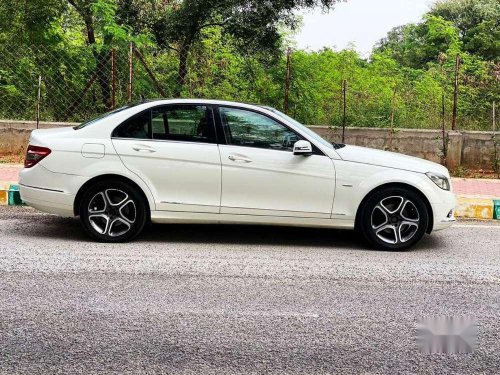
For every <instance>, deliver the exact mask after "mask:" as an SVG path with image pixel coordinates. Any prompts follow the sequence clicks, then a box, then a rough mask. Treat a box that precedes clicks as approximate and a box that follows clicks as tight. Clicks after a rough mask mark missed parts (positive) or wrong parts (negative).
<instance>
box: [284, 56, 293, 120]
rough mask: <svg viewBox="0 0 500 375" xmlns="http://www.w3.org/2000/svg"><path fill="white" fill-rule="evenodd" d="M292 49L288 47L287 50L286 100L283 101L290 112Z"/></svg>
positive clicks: (285, 108) (286, 109)
mask: <svg viewBox="0 0 500 375" xmlns="http://www.w3.org/2000/svg"><path fill="white" fill-rule="evenodd" d="M291 60H292V49H291V48H290V47H288V50H287V52H286V74H285V102H284V103H283V110H284V111H285V113H286V114H288V107H289V103H288V101H289V96H290V76H291V70H292V64H291V62H292V61H291Z"/></svg>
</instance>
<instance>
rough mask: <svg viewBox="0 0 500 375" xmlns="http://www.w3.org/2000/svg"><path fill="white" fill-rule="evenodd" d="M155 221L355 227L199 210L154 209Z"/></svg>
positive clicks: (345, 222)
mask: <svg viewBox="0 0 500 375" xmlns="http://www.w3.org/2000/svg"><path fill="white" fill-rule="evenodd" d="M151 221H152V222H153V223H185V224H189V223H192V224H194V223H196V224H251V225H257V224H262V225H281V226H296V227H322V228H339V229H354V220H348V219H318V218H304V217H289V216H261V215H236V214H212V213H199V212H173V211H152V212H151Z"/></svg>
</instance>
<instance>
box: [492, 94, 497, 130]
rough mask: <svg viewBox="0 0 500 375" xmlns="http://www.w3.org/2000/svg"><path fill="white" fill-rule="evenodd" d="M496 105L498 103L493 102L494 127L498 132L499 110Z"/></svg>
mask: <svg viewBox="0 0 500 375" xmlns="http://www.w3.org/2000/svg"><path fill="white" fill-rule="evenodd" d="M496 105H497V103H496V102H495V101H494V100H493V104H492V107H493V108H492V121H493V123H492V125H493V131H496V130H497V109H496Z"/></svg>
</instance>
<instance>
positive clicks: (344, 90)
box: [342, 79, 347, 143]
mask: <svg viewBox="0 0 500 375" xmlns="http://www.w3.org/2000/svg"><path fill="white" fill-rule="evenodd" d="M346 94H347V80H346V79H343V80H342V143H344V142H345V126H346V122H347V118H346V109H347V102H346Z"/></svg>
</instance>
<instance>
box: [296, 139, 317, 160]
mask: <svg viewBox="0 0 500 375" xmlns="http://www.w3.org/2000/svg"><path fill="white" fill-rule="evenodd" d="M312 153H313V149H312V145H311V143H310V142H308V141H297V142H295V144H294V145H293V154H294V155H303V156H309V155H312Z"/></svg>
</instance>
